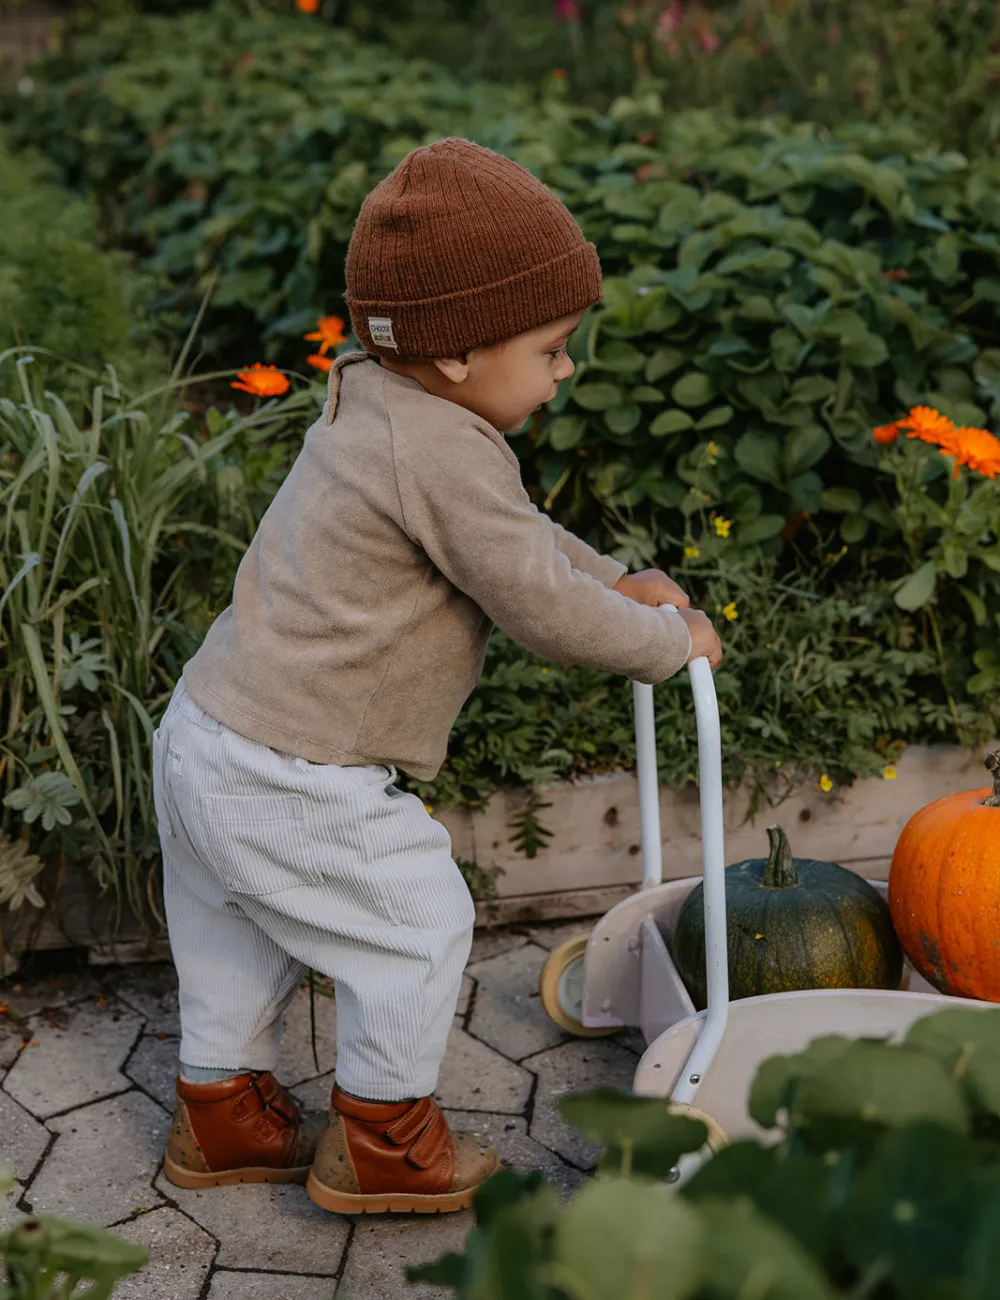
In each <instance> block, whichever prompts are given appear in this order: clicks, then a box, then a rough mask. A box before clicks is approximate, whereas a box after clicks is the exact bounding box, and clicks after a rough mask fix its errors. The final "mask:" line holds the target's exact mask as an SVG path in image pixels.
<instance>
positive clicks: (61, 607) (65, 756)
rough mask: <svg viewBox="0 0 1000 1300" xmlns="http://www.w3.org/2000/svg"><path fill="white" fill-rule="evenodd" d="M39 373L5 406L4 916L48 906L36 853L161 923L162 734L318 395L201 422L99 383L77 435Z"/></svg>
mask: <svg viewBox="0 0 1000 1300" xmlns="http://www.w3.org/2000/svg"><path fill="white" fill-rule="evenodd" d="M14 362H15V357H14V356H10V355H8V356H7V357H6V359H0V364H3V365H4V368H5V369H7V370H10V369H14V368H15V366H14ZM29 362H30V357H28V356H25V357H24V358H22V359H21V361H19V362H17V365H16V371H17V373H18V374H19V376H20V381H21V385H22V393H21V401H20V402H17V403H15V402H13V401H10V400H0V518H2V519H3V520H4V521H5V526H4V530H3V534H2V540H0V702H2V712H0V779H2V783H3V810H4V811H3V826H4V829H5V830H6V831H7V832H8V834H10V835H12V836H13V842H11V841H10V840H8V841H5V843H7V846H8V847H7V848H6V850H5V851H4V853H3V855H2V857H0V863H2V865H0V897H2V898H3V899H4V901H7V902H10V903H11V904H12V905H13V904H14V903H19V902H21V901H22V900H27V901H30V902H35V903H37V902H38V901H40V899H39V892H38V886H39V885H41V883H42V882H41V880H40V879H38V876H37V870H36V868H35V862H36V859H35V858H34V857H32V856H31V855H30V854H28V856H25V854H26V853H27V850H28V848H29V845H30V849H31V852H32V853H37V854H38V855H40V856H41V857H42V858H43V859H45V860H47V861H50V862H55V861H61V860H64V859H68V860H83V861H85V862H86V863H87V865H88V866H89V868H90V869H91V870H92V871H93V872H94V874H95V875H96V877H97V879H98V881H99V882H100V883H101V884H102V885H105V886H110V887H111V888H112V889H113V890H114V891H115V894H116V896H117V898H118V901H119V903H122V902H123V901H127V902H128V904H129V905H130V906H131V908H132V909H133V911H135V912H137V913H138V914H140V915H146V914H148V912H149V910H150V909H152V911H153V913H154V914H155V913H156V910H157V902H156V899H157V894H158V886H157V877H156V871H155V866H156V864H155V857H156V829H155V819H154V813H153V807H152V797H151V789H150V771H149V768H150V737H151V734H152V730H153V727H154V725H155V720H156V719H157V718H158V717H159V715H160V713H161V712H162V710H163V708H164V706H165V704H166V701H167V699H168V698H169V695H170V692H171V691H172V690H173V687H174V684H175V682H176V680H177V678H178V676H179V674H180V671H181V668H182V666H183V663H184V661H185V660H186V659H187V658H189V657H190V655H191V654H192V653H193V651H194V649H195V648H196V647H197V645H198V643H199V641H200V639H201V637H202V636H203V635H204V632H205V631H206V630H207V628H208V626H209V624H210V622H211V620H212V618H213V617H214V615H215V614H216V613H217V612H219V610H220V609H221V606H222V603H223V601H224V600H228V595H229V592H230V590H231V585H232V580H233V576H234V573H235V568H236V565H237V564H238V561H239V558H240V556H241V555H242V552H243V550H244V548H245V545H246V542H247V540H248V538H249V536H250V535H251V534H252V531H253V528H254V527H255V524H256V521H257V519H259V517H260V515H261V513H262V512H263V509H264V507H265V505H266V503H267V502H268V501H269V500H270V498H271V496H272V495H273V492H274V490H275V487H276V481H277V480H276V478H275V475H276V473H277V472H278V469H279V467H280V466H283V465H284V463H285V462H286V460H287V456H288V443H286V442H283V441H282V438H283V436H285V435H287V434H289V433H290V432H291V431H292V430H293V429H294V431H295V433H296V435H298V434H299V433H300V432H301V429H302V427H303V425H304V424H306V423H308V422H310V421H311V418H312V413H313V412H314V411H315V410H316V407H317V395H316V393H314V392H313V391H311V390H310V389H306V388H304V389H302V390H300V391H299V392H297V393H293V394H292V395H290V396H289V397H286V398H283V399H280V400H278V401H273V402H265V403H263V404H257V406H256V407H255V408H254V409H252V410H251V411H249V412H248V413H246V414H241V413H240V412H239V411H237V410H229V411H228V412H225V413H222V412H220V411H218V410H216V409H214V408H209V409H208V410H207V411H205V412H203V413H201V414H200V415H199V414H198V413H197V412H194V411H190V410H187V409H185V408H184V407H182V406H178V404H177V397H176V390H177V389H178V388H179V381H178V382H177V383H175V384H174V385H172V386H171V388H172V390H173V391H168V389H166V388H164V389H160V390H153V391H151V392H149V393H147V394H145V395H143V394H137V395H135V396H132V395H129V394H127V393H126V392H125V391H124V390H123V389H122V388H121V387H120V386H119V385H118V383H117V380H116V377H115V375H114V374H113V373H112V372H106V378H105V380H104V382H103V383H101V382H98V383H97V384H96V385H95V387H94V388H93V390H92V394H91V398H90V402H89V404H88V405H89V409H88V411H87V413H86V417H85V418H79V417H77V416H74V414H73V413H72V412H71V410H70V409H69V407H68V406H67V405H66V404H65V403H64V402H63V401H62V400H61V398H60V397H58V396H56V395H55V394H54V393H52V392H47V393H46V394H44V395H40V394H38V393H37V392H36V391H35V390H34V389H33V387H32V385H31V383H30V382H29V375H30V365H29V364H28V363H29ZM254 449H258V451H257V455H256V456H253V455H251V453H252V452H253V451H254ZM248 457H249V459H250V460H251V461H252V464H251V465H250V466H249V467H248V466H247V465H246V462H247V459H248ZM33 881H34V882H36V883H32V882H33Z"/></svg>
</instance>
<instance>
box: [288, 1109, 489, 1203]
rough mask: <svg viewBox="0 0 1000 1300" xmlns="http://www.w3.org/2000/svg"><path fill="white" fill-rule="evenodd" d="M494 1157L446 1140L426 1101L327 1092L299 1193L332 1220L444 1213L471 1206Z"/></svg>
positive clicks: (475, 1142)
mask: <svg viewBox="0 0 1000 1300" xmlns="http://www.w3.org/2000/svg"><path fill="white" fill-rule="evenodd" d="M498 1164H499V1161H498V1159H497V1153H496V1152H495V1151H494V1150H493V1148H492V1147H491V1146H489V1145H488V1144H487V1143H485V1142H481V1141H480V1140H479V1139H478V1138H476V1137H473V1136H471V1135H469V1134H464V1133H456V1134H453V1133H452V1132H451V1131H450V1130H449V1128H448V1122H447V1120H446V1119H445V1117H444V1116H443V1115H442V1114H441V1112H440V1110H439V1109H438V1107H437V1104H436V1103H435V1101H434V1099H433V1097H420V1098H418V1099H417V1100H416V1101H361V1100H360V1099H359V1098H357V1097H351V1096H349V1095H348V1094H347V1093H345V1092H341V1090H340V1089H339V1088H338V1087H336V1085H335V1086H334V1089H333V1096H332V1097H331V1099H330V1126H329V1128H328V1129H327V1130H326V1132H325V1133H324V1134H323V1136H322V1137H321V1138H320V1140H319V1146H318V1147H317V1149H316V1158H315V1160H314V1161H313V1167H312V1172H311V1173H310V1175H309V1178H308V1180H307V1182H306V1191H307V1192H308V1193H309V1195H310V1196H311V1197H312V1199H313V1200H314V1201H315V1202H316V1204H317V1205H321V1206H322V1207H323V1209H324V1210H333V1211H334V1212H335V1213H337V1214H381V1213H384V1212H385V1211H386V1210H393V1211H395V1212H397V1213H401V1214H444V1213H447V1212H448V1211H450V1210H464V1209H465V1208H466V1207H467V1206H469V1205H471V1204H472V1197H473V1194H474V1193H475V1191H476V1188H477V1187H479V1186H480V1184H481V1183H484V1182H485V1181H486V1179H487V1178H489V1176H490V1174H492V1173H493V1172H494V1170H495V1169H496V1168H497V1165H498Z"/></svg>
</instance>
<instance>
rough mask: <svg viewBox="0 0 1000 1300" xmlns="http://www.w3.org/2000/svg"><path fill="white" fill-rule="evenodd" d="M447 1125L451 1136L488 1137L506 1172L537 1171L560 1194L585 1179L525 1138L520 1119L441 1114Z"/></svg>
mask: <svg viewBox="0 0 1000 1300" xmlns="http://www.w3.org/2000/svg"><path fill="white" fill-rule="evenodd" d="M445 1115H446V1116H447V1119H448V1123H449V1125H450V1126H451V1129H452V1131H453V1132H455V1133H475V1134H477V1135H481V1136H483V1137H485V1138H488V1139H489V1141H490V1142H491V1143H492V1144H493V1146H494V1147H495V1148H496V1150H497V1152H498V1154H499V1156H500V1160H501V1163H502V1164H503V1166H504V1168H506V1169H517V1170H518V1171H519V1172H520V1173H525V1174H527V1173H530V1172H531V1171H532V1170H533V1169H538V1170H541V1172H542V1173H543V1174H544V1175H545V1177H546V1178H548V1179H549V1180H550V1181H551V1182H553V1183H555V1184H556V1185H557V1186H558V1187H561V1188H562V1189H563V1190H564V1191H567V1192H568V1191H571V1190H572V1189H573V1188H574V1187H577V1186H579V1184H580V1183H581V1182H583V1181H584V1179H585V1178H586V1175H585V1174H582V1173H581V1172H580V1171H579V1169H573V1168H571V1167H570V1166H569V1165H567V1164H565V1163H564V1162H563V1161H562V1160H560V1159H559V1157H558V1156H557V1155H554V1154H553V1152H551V1151H549V1150H548V1149H547V1148H546V1147H543V1146H542V1145H541V1143H539V1142H536V1141H535V1140H534V1139H533V1138H530V1137H529V1136H528V1125H527V1121H526V1120H524V1119H522V1118H521V1117H520V1116H505V1115H477V1114H476V1113H475V1111H468V1110H449V1111H445Z"/></svg>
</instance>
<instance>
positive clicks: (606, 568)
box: [539, 512, 628, 588]
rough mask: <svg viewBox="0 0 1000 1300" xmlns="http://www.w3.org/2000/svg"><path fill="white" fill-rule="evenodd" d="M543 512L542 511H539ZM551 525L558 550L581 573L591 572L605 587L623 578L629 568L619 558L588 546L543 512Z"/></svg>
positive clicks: (543, 517) (543, 516) (543, 515)
mask: <svg viewBox="0 0 1000 1300" xmlns="http://www.w3.org/2000/svg"><path fill="white" fill-rule="evenodd" d="M539 513H540V514H541V512H539ZM541 517H542V519H544V520H545V521H546V522H547V523H548V525H549V527H550V528H551V529H552V538H553V541H554V542H555V547H556V550H557V551H561V552H562V554H563V555H565V556H566V559H567V560H569V562H570V564H571V565H572V566H573V568H574V569H579V570H580V572H581V573H589V574H590V576H591V577H592V578H596V579H597V581H598V582H600V583H603V584H604V586H605V587H612V588H613V587H614V585H615V583H617V582H618V581H619V579H621V578H623V577H624V576H625V574H626V573H628V569H626V567H625V565H624V564H620V563H619V562H618V560H613V559H612V558H611V556H610V555H601V554H600V552H599V551H595V550H594V548H593V547H592V546H588V545H587V543H586V542H585V541H583V540H582V538H579V537H577V536H576V534H575V533H571V532H569V531H568V530H567V529H565V528H563V526H562V525H561V524H557V523H556V521H555V520H554V519H550V518H549V517H548V515H545V514H542V515H541Z"/></svg>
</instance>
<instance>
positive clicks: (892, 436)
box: [873, 424, 899, 443]
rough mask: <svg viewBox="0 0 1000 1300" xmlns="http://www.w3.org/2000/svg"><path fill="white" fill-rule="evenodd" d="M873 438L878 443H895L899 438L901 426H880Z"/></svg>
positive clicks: (874, 431)
mask: <svg viewBox="0 0 1000 1300" xmlns="http://www.w3.org/2000/svg"><path fill="white" fill-rule="evenodd" d="M873 436H874V438H875V441H876V442H882V443H886V442H895V441H896V439H897V438H898V437H899V425H898V424H880V425H879V427H878V428H877V429H875V430H873Z"/></svg>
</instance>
